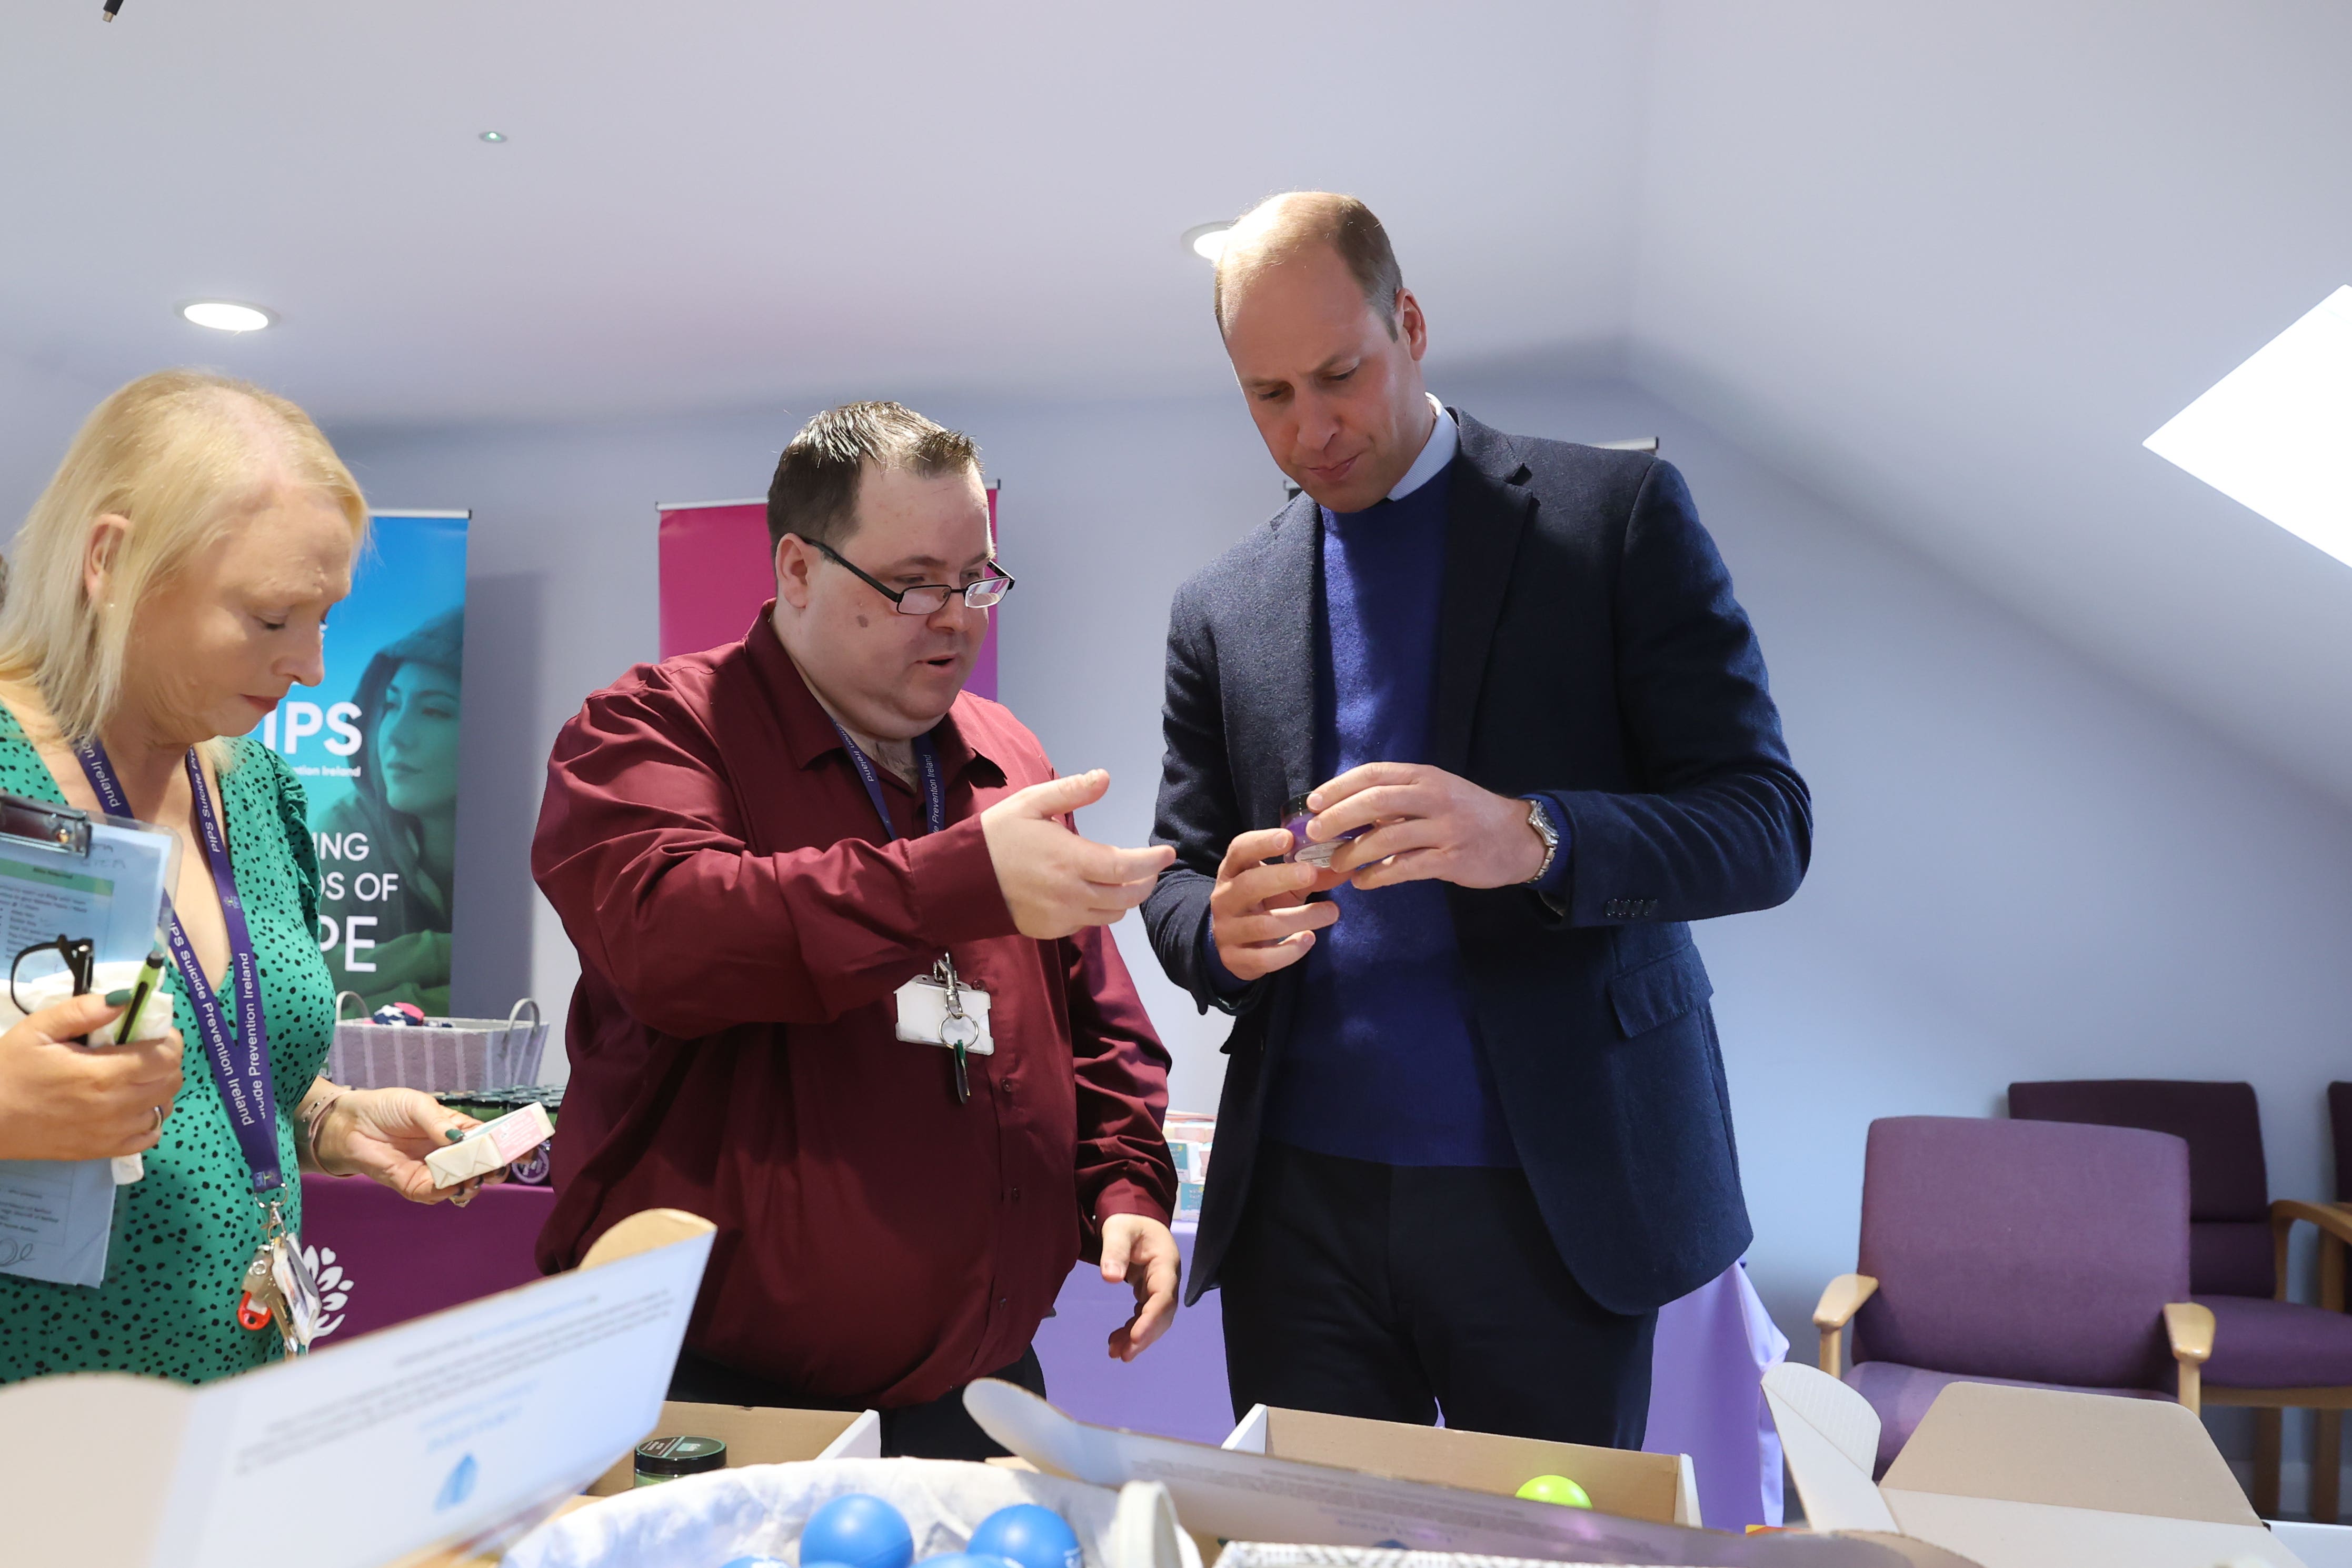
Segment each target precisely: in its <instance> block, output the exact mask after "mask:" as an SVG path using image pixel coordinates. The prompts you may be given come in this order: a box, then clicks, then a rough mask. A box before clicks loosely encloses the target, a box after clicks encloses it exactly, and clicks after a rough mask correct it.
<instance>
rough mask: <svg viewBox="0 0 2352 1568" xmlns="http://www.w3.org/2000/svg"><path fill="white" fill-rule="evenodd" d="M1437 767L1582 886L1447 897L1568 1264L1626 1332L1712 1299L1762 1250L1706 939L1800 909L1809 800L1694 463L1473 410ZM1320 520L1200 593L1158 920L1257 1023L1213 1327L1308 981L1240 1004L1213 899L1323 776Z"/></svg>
mask: <svg viewBox="0 0 2352 1568" xmlns="http://www.w3.org/2000/svg"><path fill="white" fill-rule="evenodd" d="M1455 418H1456V419H1457V421H1458V422H1459V423H1460V426H1461V432H1462V445H1461V452H1460V455H1458V456H1457V457H1456V458H1455V459H1454V469H1453V472H1452V477H1451V484H1452V491H1451V495H1450V497H1449V501H1448V510H1447V517H1446V536H1445V581H1444V598H1443V601H1442V604H1443V610H1442V618H1441V622H1440V628H1439V632H1438V653H1437V666H1438V667H1437V677H1436V689H1435V698H1434V704H1433V712H1432V715H1431V725H1430V756H1429V757H1428V758H1427V760H1428V761H1429V762H1431V763H1432V764H1433V765H1435V766H1436V767H1439V768H1444V769H1446V770H1447V771H1449V772H1452V773H1455V774H1459V775H1461V776H1463V777H1465V778H1467V779H1471V780H1473V781H1475V783H1477V784H1479V785H1482V786H1483V787H1485V788H1486V789H1492V790H1495V791H1496V792H1497V793H1500V794H1504V795H1527V794H1534V793H1538V792H1542V793H1546V794H1549V795H1550V796H1551V797H1552V798H1553V799H1554V800H1557V801H1559V805H1560V807H1561V810H1562V811H1563V812H1564V814H1565V815H1566V817H1567V820H1568V822H1569V824H1570V849H1569V854H1570V873H1569V880H1568V882H1567V883H1566V885H1565V886H1564V887H1563V888H1561V889H1560V891H1559V894H1558V895H1557V902H1555V900H1554V899H1553V898H1550V897H1546V896H1544V895H1541V894H1537V893H1536V892H1534V891H1533V890H1532V889H1529V888H1526V887H1507V888H1492V889H1473V888H1464V887H1453V886H1449V887H1448V888H1447V889H1446V893H1447V895H1448V899H1449V902H1450V904H1452V907H1453V911H1454V928H1455V931H1456V932H1457V934H1458V935H1459V937H1460V941H1461V951H1462V971H1463V976H1464V977H1465V981H1466V982H1467V984H1468V987H1469V989H1470V992H1471V995H1472V998H1473V1000H1474V1003H1475V1009H1476V1015H1477V1020H1478V1027H1479V1032H1480V1034H1481V1036H1482V1037H1483V1039H1484V1041H1485V1045H1486V1054H1487V1059H1488V1061H1490V1062H1491V1063H1492V1064H1493V1067H1494V1072H1495V1082H1496V1088H1497V1089H1498V1090H1499V1091H1500V1093H1501V1099H1502V1105H1503V1112H1504V1114H1505V1116H1506V1118H1507V1121H1508V1123H1509V1126H1510V1131H1511V1137H1512V1140H1513V1142H1514V1143H1515V1144H1516V1145H1517V1150H1518V1155H1519V1160H1520V1164H1521V1165H1522V1166H1524V1167H1525V1168H1526V1171H1527V1175H1528V1182H1529V1183H1530V1185H1531V1186H1533V1187H1534V1189H1535V1196H1536V1201H1537V1203H1538V1206H1539V1207H1541V1209H1542V1212H1543V1216H1544V1219H1545V1222H1546V1224H1547V1225H1548V1226H1549V1228H1550V1230H1551V1235H1552V1239H1553V1240H1554V1241H1555V1242H1557V1243H1558V1245H1559V1255H1560V1257H1561V1259H1562V1260H1563V1261H1565V1262H1566V1263H1567V1265H1568V1267H1569V1270H1570V1272H1571V1273H1573V1274H1574V1275H1575V1277H1576V1280H1577V1281H1578V1283H1580V1285H1582V1286H1583V1287H1584V1289H1585V1290H1586V1291H1588V1292H1590V1293H1591V1296H1592V1297H1593V1299H1594V1300H1595V1301H1599V1302H1600V1303H1601V1305H1602V1306H1604V1307H1607V1308H1609V1309H1611V1310H1612V1311H1615V1312H1643V1311H1646V1310H1648V1309H1650V1308H1653V1307H1656V1306H1658V1305H1660V1304H1662V1303H1664V1302H1665V1301H1672V1300H1673V1299H1674V1298H1675V1297H1676V1296H1680V1295H1683V1294H1685V1293H1686V1292H1688V1291H1693V1290H1696V1289H1697V1288H1698V1287H1699V1286H1700V1285H1702V1284H1704V1283H1705V1282H1706V1281H1708V1280H1710V1279H1712V1278H1714V1277H1715V1276H1716V1275H1717V1274H1719V1273H1721V1272H1722V1271H1723V1270H1725V1269H1726V1268H1727V1267H1729V1266H1730V1265H1731V1263H1732V1262H1733V1260H1736V1259H1738V1256H1739V1255H1740V1253H1741V1252H1743V1251H1744V1250H1746V1249H1747V1247H1748V1241H1749V1239H1750V1237H1751V1234H1752V1233H1751V1232H1750V1230H1749V1228H1748V1209H1747V1204H1746V1201H1745V1199H1744V1198H1743V1197H1742V1196H1741V1193H1740V1187H1739V1158H1738V1149H1737V1147H1736V1146H1735V1145H1734V1143H1733V1139H1732V1132H1731V1106H1730V1102H1729V1098H1728V1095H1727V1092H1726V1090H1725V1086H1724V1077H1723V1055H1722V1051H1721V1050H1720V1048H1719V1047H1718V1045H1717V1040H1716V1032H1715V1020H1714V1017H1713V1015H1712V1014H1711V1013H1710V1012H1709V1010H1708V1009H1707V1005H1706V1004H1707V998H1708V997H1709V996H1710V995H1711V994H1712V990H1713V988H1712V987H1711V986H1710V984H1709V982H1708V980H1707V976H1706V966H1704V965H1703V964H1701V963H1700V961H1699V956H1698V950H1697V949H1696V947H1695V946H1692V943H1691V934H1690V926H1689V925H1688V924H1687V922H1689V921H1693V920H1705V919H1707V918H1710V917H1712V916H1714V915H1732V914H1737V913H1738V912H1740V911H1743V910H1750V909H1764V908H1769V907H1770V906H1771V905H1773V904H1779V903H1780V902H1782V901H1783V900H1785V899H1786V898H1788V897H1789V896H1790V894H1793V893H1794V892H1796V890H1797V884H1798V883H1800V882H1801V881H1802V880H1803V878H1804V874H1805V865H1806V862H1807V859H1808V857H1809V855H1810V853H1811V834H1812V804H1811V797H1810V796H1809V795H1808V793H1807V791H1806V789H1805V781H1804V780H1803V779H1801V778H1799V777H1798V775H1797V772H1796V769H1795V768H1793V767H1791V766H1790V761H1789V752H1788V747H1786V746H1785V745H1783V744H1782V742H1781V738H1780V713H1779V710H1778V709H1776V708H1775V707H1774V706H1773V705H1772V698H1771V695H1770V693H1769V690H1768V689H1767V686H1766V682H1765V674H1764V658H1763V654H1762V653H1761V652H1760V651H1759V649H1758V647H1757V643H1756V634H1755V632H1754V631H1753V630H1752V629H1751V628H1750V627H1749V625H1748V616H1747V613H1746V612H1744V611H1742V610H1741V609H1740V607H1739V604H1738V601H1736V600H1735V599H1733V597H1732V593H1731V578H1730V574H1729V573H1728V572H1727V571H1726V570H1725V569H1724V565H1723V560H1722V558H1721V557H1720V556H1718V555H1717V553H1716V549H1715V543H1714V541H1713V540H1712V539H1710V538H1708V537H1707V534H1706V529H1705V528H1702V527H1701V526H1700V525H1699V520H1698V515H1697V512H1696V510H1695V509H1694V507H1693V506H1692V504H1691V497H1690V491H1689V489H1688V488H1687V487H1686V486H1685V485H1684V483H1683V480H1682V476H1680V475H1679V474H1677V473H1676V472H1675V469H1674V467H1673V465H1670V464H1667V463H1663V462H1661V461H1659V460H1658V459H1657V458H1656V457H1654V456H1652V455H1648V454H1644V453H1631V452H1612V451H1603V450H1601V449H1599V448H1595V447H1590V446H1577V445H1572V444H1569V443H1566V442H1559V441H1542V440H1536V439H1531V438H1529V437H1526V436H1517V435H1505V434H1500V433H1499V432H1496V431H1494V430H1490V429H1488V428H1487V427H1486V425H1483V424H1481V423H1478V422H1477V421H1476V420H1474V419H1471V418H1469V417H1468V416H1466V415H1464V414H1461V413H1456V414H1455ZM1319 520H1320V519H1319V514H1318V508H1317V507H1316V504H1315V502H1314V501H1313V500H1312V499H1311V498H1310V497H1305V496H1301V497H1297V499H1295V500H1294V501H1292V503H1291V504H1290V505H1289V506H1288V507H1285V508H1284V509H1283V510H1282V511H1281V512H1280V513H1278V514H1276V517H1274V519H1273V521H1271V522H1270V523H1268V524H1267V525H1266V526H1265V527H1264V528H1258V529H1256V530H1255V531H1253V532H1252V533H1251V534H1250V535H1249V537H1248V538H1244V540H1243V541H1242V542H1241V543H1240V544H1238V545H1235V546H1234V548H1233V549H1230V550H1228V551H1226V552H1225V554H1224V555H1223V557H1222V558H1221V559H1218V560H1217V561H1216V562H1215V563H1214V564H1213V565H1211V566H1210V567H1209V568H1207V569H1206V570H1203V571H1202V572H1201V573H1200V574H1199V575H1198V576H1196V577H1194V578H1193V579H1192V580H1191V581H1189V582H1187V583H1186V584H1185V585H1184V586H1183V587H1182V588H1181V590H1179V591H1178V592H1177V595H1176V601H1175V605H1174V609H1173V611H1172V612H1171V617H1170V624H1169V632H1168V694H1167V709H1166V714H1165V718H1164V726H1165V730H1166V735H1167V745H1168V752H1167V758H1166V761H1165V764H1164V769H1163V773H1162V777H1161V779H1160V804H1159V817H1158V821H1157V823H1156V825H1155V827H1154V830H1153V833H1152V839H1153V841H1154V842H1156V843H1168V844H1173V845H1175V846H1176V861H1175V863H1174V864H1173V865H1171V866H1170V867H1169V869H1168V870H1167V871H1165V872H1163V873H1160V882H1159V885H1158V886H1157V887H1155V888H1154V889H1153V890H1152V894H1151V896H1150V899H1149V900H1148V901H1147V902H1146V903H1145V904H1144V919H1145V922H1146V924H1147V925H1149V927H1150V935H1151V944H1152V946H1153V948H1154V950H1156V951H1157V952H1158V954H1159V955H1160V963H1161V964H1162V965H1163V966H1164V967H1166V969H1167V971H1168V974H1169V976H1170V977H1171V978H1172V979H1173V980H1175V981H1176V983H1177V984H1179V985H1181V986H1182V987H1184V988H1186V989H1187V990H1189V991H1191V992H1192V997H1193V998H1194V1000H1195V1001H1197V1002H1198V1003H1199V1004H1200V1005H1201V1006H1202V1009H1204V1010H1205V1009H1208V1008H1211V1007H1214V1008H1217V1009H1221V1010H1223V1011H1225V1012H1229V1013H1232V1014H1234V1015H1235V1021H1234V1030H1233V1033H1232V1035H1231V1037H1230V1038H1229V1039H1228V1040H1226V1042H1225V1045H1224V1048H1223V1049H1224V1051H1225V1052H1226V1053H1227V1057H1228V1062H1227V1065H1226V1069H1225V1088H1224V1096H1223V1103H1222V1104H1221V1106H1220V1107H1219V1110H1218V1118H1217V1121H1218V1124H1217V1144H1216V1154H1215V1157H1214V1158H1213V1160H1212V1161H1211V1162H1210V1169H1209V1186H1208V1193H1207V1196H1206V1198H1205V1200H1204V1207H1203V1211H1202V1220H1201V1236H1200V1241H1199V1245H1198V1247H1197V1249H1195V1252H1194V1259H1193V1274H1192V1283H1191V1287H1190V1290H1189V1291H1188V1299H1189V1300H1192V1301H1198V1300H1199V1299H1200V1297H1201V1294H1202V1291H1206V1290H1208V1289H1209V1288H1211V1287H1212V1286H1213V1285H1214V1284H1215V1283H1216V1278H1217V1268H1218V1265H1219V1263H1220V1262H1221V1261H1222V1260H1223V1257H1224V1253H1225V1249H1226V1247H1227V1245H1228V1244H1229V1243H1230V1242H1231V1241H1232V1239H1233V1236H1234V1227H1235V1225H1236V1224H1237V1222H1238V1221H1239V1219H1240V1218H1241V1213H1242V1207H1243V1206H1244V1204H1245V1203H1246V1202H1247V1201H1248V1197H1249V1188H1250V1178H1251V1174H1252V1169H1253V1167H1254V1166H1255V1163H1256V1155H1257V1145H1258V1140H1259V1136H1260V1128H1261V1125H1262V1121H1263V1114H1264V1110H1265V1088H1266V1085H1267V1084H1268V1083H1269V1082H1272V1080H1273V1077H1274V1071H1273V1068H1274V1062H1275V1060H1276V1058H1277V1057H1278V1056H1279V1055H1280V1053H1281V1051H1282V1050H1283V1048H1284V1045H1285V1043H1286V1040H1288V1038H1289V1033H1290V1019H1291V1015H1292V1011H1293V1009H1294V1007H1295V1005H1296V999H1297V977H1298V974H1299V967H1298V966H1293V967H1290V968H1288V969H1285V970H1281V971H1278V972H1277V973H1276V974H1274V975H1270V976H1268V977H1265V978H1264V979H1261V980H1259V981H1257V982H1255V984H1253V985H1252V986H1250V987H1249V988H1247V989H1246V990H1245V991H1244V992H1243V993H1242V994H1241V995H1240V996H1239V997H1237V998H1233V999H1232V1000H1230V1001H1228V1000H1226V999H1224V998H1220V997H1219V996H1218V995H1217V992H1216V990H1215V988H1214V987H1213V985H1212V984H1211V981H1210V977H1209V960H1208V949H1207V939H1208V925H1209V894H1210V892H1211V890H1212V889H1213V887H1214V885H1215V883H1216V873H1217V866H1218V863H1219V862H1221V861H1222V860H1223V858H1224V852H1225V846H1226V845H1227V844H1228V843H1229V842H1231V841H1232V840H1233V838H1234V835H1235V834H1237V833H1241V832H1245V831H1249V830H1252V829H1255V828H1271V827H1278V826H1280V825H1281V813H1282V807H1283V804H1284V802H1285V801H1286V800H1290V799H1291V798H1293V797H1295V796H1298V795H1303V794H1305V793H1306V792H1307V790H1308V789H1311V788H1313V787H1314V786H1315V785H1317V784H1318V783H1321V782H1322V780H1320V779H1315V778H1313V777H1311V776H1310V774H1311V771H1312V768H1313V756H1314V744H1315V736H1314V725H1315V642H1314V639H1315V638H1316V637H1317V636H1318V635H1319V634H1320V633H1319V632H1318V627H1317V626H1316V624H1315V621H1316V616H1315V606H1316V604H1317V603H1318V601H1319V597H1320V596H1319V595H1318V593H1317V591H1316V573H1317V572H1318V570H1320V562H1321V559H1322V552H1321V550H1320V549H1318V547H1317V536H1318V532H1319Z"/></svg>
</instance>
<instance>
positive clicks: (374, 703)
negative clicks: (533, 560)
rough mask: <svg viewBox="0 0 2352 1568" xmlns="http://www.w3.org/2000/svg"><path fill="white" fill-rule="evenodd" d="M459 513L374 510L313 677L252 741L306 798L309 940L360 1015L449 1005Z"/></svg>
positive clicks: (462, 605) (461, 646) (462, 596)
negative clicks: (313, 925) (361, 1009)
mask: <svg viewBox="0 0 2352 1568" xmlns="http://www.w3.org/2000/svg"><path fill="white" fill-rule="evenodd" d="M470 517H471V514H470V513H467V512H385V513H378V514H377V515H376V517H375V526H374V528H373V537H372V538H371V540H370V543H369V546H368V548H367V549H365V550H364V551H362V553H361V556H360V559H359V560H358V561H357V562H356V563H355V564H354V565H353V568H352V593H351V597H350V598H348V599H346V600H344V601H342V602H341V604H339V605H337V606H335V608H334V611H333V612H332V613H331V614H330V615H329V616H328V617H327V637H326V650H327V674H326V679H325V680H323V681H321V682H320V684H319V685H316V686H296V687H295V688H294V689H293V690H292V691H290V692H289V693H288V694H287V695H286V700H285V701H283V702H281V703H279V704H278V706H277V709H276V710H275V711H274V712H272V713H271V714H270V715H269V716H268V717H267V718H265V719H263V720H262V721H261V727H260V728H258V729H257V730H256V731H254V732H253V733H254V738H256V739H257V740H259V741H260V742H261V743H262V744H263V745H264V746H268V747H271V748H272V749H273V750H275V751H277V752H278V755H279V756H281V757H283V758H286V760H287V762H288V764H289V766H290V767H292V768H293V769H294V772H295V775H296V776H297V777H298V778H299V779H301V780H302V787H303V789H305V790H306V791H308V793H309V795H310V833H311V838H312V840H313V841H315V842H316V843H317V845H318V849H319V870H320V897H319V946H320V948H321V949H322V950H323V951H324V952H325V953H326V956H327V967H329V968H330V969H331V970H332V971H333V972H334V977H335V985H336V988H338V989H340V990H347V991H356V992H357V993H359V996H360V998H361V999H362V1001H363V1002H365V1004H366V1009H365V1010H366V1011H368V1012H373V1011H374V1010H375V1009H377V1008H380V1007H382V1006H383V1005H384V1004H385V1003H387V1002H415V1004H416V1005H417V1006H418V1007H421V1008H423V1009H425V1011H426V1012H428V1013H432V1014H435V1015H442V1014H446V1013H447V1012H448V1010H449V946H450V944H449V936H450V932H451V931H452V929H453V928H454V922H453V920H452V917H451V912H452V910H453V909H454V908H455V894H456V883H457V711H458V697H459V692H460V684H461V677H462V674H463V671H464V667H465V652H466V525H467V521H468V519H469V518H470Z"/></svg>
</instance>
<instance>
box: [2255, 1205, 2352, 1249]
mask: <svg viewBox="0 0 2352 1568" xmlns="http://www.w3.org/2000/svg"><path fill="white" fill-rule="evenodd" d="M2298 1219H2307V1220H2309V1221H2310V1222H2311V1223H2312V1224H2314V1225H2315V1226H2317V1227H2319V1233H2320V1234H2321V1235H2322V1236H2332V1237H2334V1238H2335V1239H2336V1240H2338V1241H2341V1242H2344V1243H2346V1244H2347V1245H2352V1207H2347V1206H2346V1205H2344V1204H2337V1203H2305V1202H2303V1201H2301V1200H2300V1199H2297V1198H2292V1197H2282V1198H2280V1199H2278V1200H2277V1201H2275V1202H2273V1204H2272V1205H2271V1231H2272V1233H2273V1235H2284V1233H2285V1232H2286V1231H2287V1230H2288V1229H2289V1228H2292V1227H2293V1226H2294V1222H2295V1221H2296V1220H2298Z"/></svg>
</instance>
